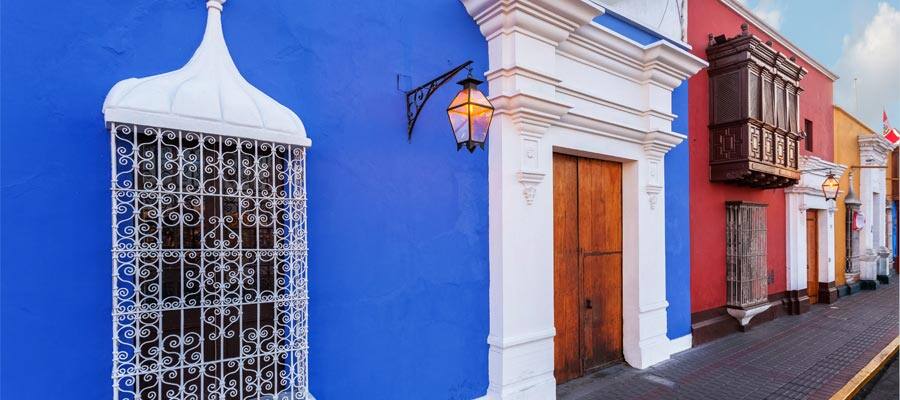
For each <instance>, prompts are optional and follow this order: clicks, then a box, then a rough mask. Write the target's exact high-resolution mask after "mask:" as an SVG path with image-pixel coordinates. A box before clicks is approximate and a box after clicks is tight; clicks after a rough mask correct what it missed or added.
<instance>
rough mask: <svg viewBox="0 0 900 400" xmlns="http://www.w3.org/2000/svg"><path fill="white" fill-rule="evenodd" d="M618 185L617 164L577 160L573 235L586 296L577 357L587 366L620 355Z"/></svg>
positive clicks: (592, 365)
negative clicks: (577, 245) (580, 353)
mask: <svg viewBox="0 0 900 400" xmlns="http://www.w3.org/2000/svg"><path fill="white" fill-rule="evenodd" d="M621 187H622V169H621V164H618V163H612V162H607V161H600V160H591V159H579V160H578V220H579V230H578V238H579V245H580V247H581V263H582V268H581V269H582V280H581V282H582V293H583V296H584V298H585V308H584V312H585V315H584V326H583V338H584V339H583V349H582V350H583V352H584V354H583V355H582V359H583V360H584V369H585V370H586V371H587V370H591V369H594V368H596V367H601V366H603V365H606V364H609V363H611V362H615V361H618V360H619V359H621V357H622V356H621V354H622V191H621ZM588 302H590V307H588Z"/></svg>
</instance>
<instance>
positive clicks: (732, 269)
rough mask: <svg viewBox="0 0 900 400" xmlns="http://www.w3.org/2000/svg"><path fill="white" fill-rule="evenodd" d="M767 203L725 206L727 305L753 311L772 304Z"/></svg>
mask: <svg viewBox="0 0 900 400" xmlns="http://www.w3.org/2000/svg"><path fill="white" fill-rule="evenodd" d="M766 208H767V206H766V205H765V204H755V203H747V202H739V201H731V202H727V203H725V264H726V265H725V267H726V274H725V279H726V283H727V286H726V296H727V298H728V302H727V306H728V307H736V308H752V307H754V306H757V305H760V304H764V303H765V302H767V301H768V275H767V268H766V261H767V259H766Z"/></svg>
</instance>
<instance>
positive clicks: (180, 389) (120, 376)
mask: <svg viewBox="0 0 900 400" xmlns="http://www.w3.org/2000/svg"><path fill="white" fill-rule="evenodd" d="M110 131H111V133H112V134H111V147H112V169H113V174H112V205H113V257H112V259H113V282H112V285H113V387H114V393H115V396H114V398H115V399H133V400H138V399H197V400H199V399H303V398H305V396H306V393H307V370H306V365H307V341H306V337H307V334H306V332H307V319H306V318H307V294H306V293H307V277H306V274H307V268H306V265H307V264H306V255H307V251H306V250H307V246H306V188H305V149H304V148H303V147H301V146H294V145H287V144H279V143H273V142H265V141H259V140H249V139H241V138H234V137H224V136H218V135H210V134H204V133H196V132H186V131H179V130H169V129H162V128H154V127H142V126H134V125H125V124H111V125H110Z"/></svg>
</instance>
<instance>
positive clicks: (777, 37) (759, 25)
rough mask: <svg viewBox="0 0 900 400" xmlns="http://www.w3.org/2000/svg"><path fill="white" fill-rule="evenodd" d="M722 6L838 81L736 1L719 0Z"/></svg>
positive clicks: (832, 73) (826, 69)
mask: <svg viewBox="0 0 900 400" xmlns="http://www.w3.org/2000/svg"><path fill="white" fill-rule="evenodd" d="M720 1H721V2H722V4H725V5H726V6H728V8H730V9H732V10H733V11H734V12H736V13H737V14H738V15H740V16H741V17H743V18H745V19H747V20H748V21H749V22H751V23H753V25H754V26H755V27H756V28H757V29H759V30H761V31H763V32H764V33H765V34H766V35H768V36H770V37H771V38H772V39H774V40H775V41H777V42H778V43H779V44H781V45H782V46H784V47H786V48H787V49H788V50H790V51H791V52H793V53H794V54H795V55H797V56H798V57H800V58H802V59H803V60H804V61H806V62H807V63H809V65H811V66H812V67H813V68H815V69H816V70H818V71H819V72H821V73H823V74H825V76H827V77H828V78H829V79H831V80H832V81H836V80H838V78H839V77H838V76H837V74H835V73H834V72H831V71H830V70H828V68H825V66H824V65H822V64H821V63H819V62H818V61H816V60H815V59H814V58H812V57H810V56H809V54H806V53H805V52H804V51H803V50H801V49H800V48H799V47H797V45H795V44H794V43H792V42H791V41H790V40H787V38H785V37H784V36H781V34H780V33H778V31H777V30H775V28H773V27H771V26H769V24H767V23H766V22H765V21H763V20H762V19H761V18H759V17H757V16H756V14H754V13H753V12H752V11H750V10H748V9H747V8H746V7H744V5H742V4H741V3H739V2H737V1H736V0H720Z"/></svg>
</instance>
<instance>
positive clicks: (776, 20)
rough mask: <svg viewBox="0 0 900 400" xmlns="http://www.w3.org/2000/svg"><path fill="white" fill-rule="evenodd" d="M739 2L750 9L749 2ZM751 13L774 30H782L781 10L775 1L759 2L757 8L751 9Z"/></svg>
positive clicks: (744, 0)
mask: <svg viewBox="0 0 900 400" xmlns="http://www.w3.org/2000/svg"><path fill="white" fill-rule="evenodd" d="M738 1H739V2H740V3H741V4H743V5H744V6H747V7H748V8H749V4H748V3H747V0H738ZM750 11H752V12H753V14H755V15H756V16H757V17H759V19H761V20H763V21H764V22H765V23H766V24H768V25H769V26H771V27H772V28H775V29H778V28H781V17H782V15H781V8H780V7H779V6H778V5H777V4H775V1H774V0H759V2H758V3H756V7H753V8H751V9H750Z"/></svg>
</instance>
